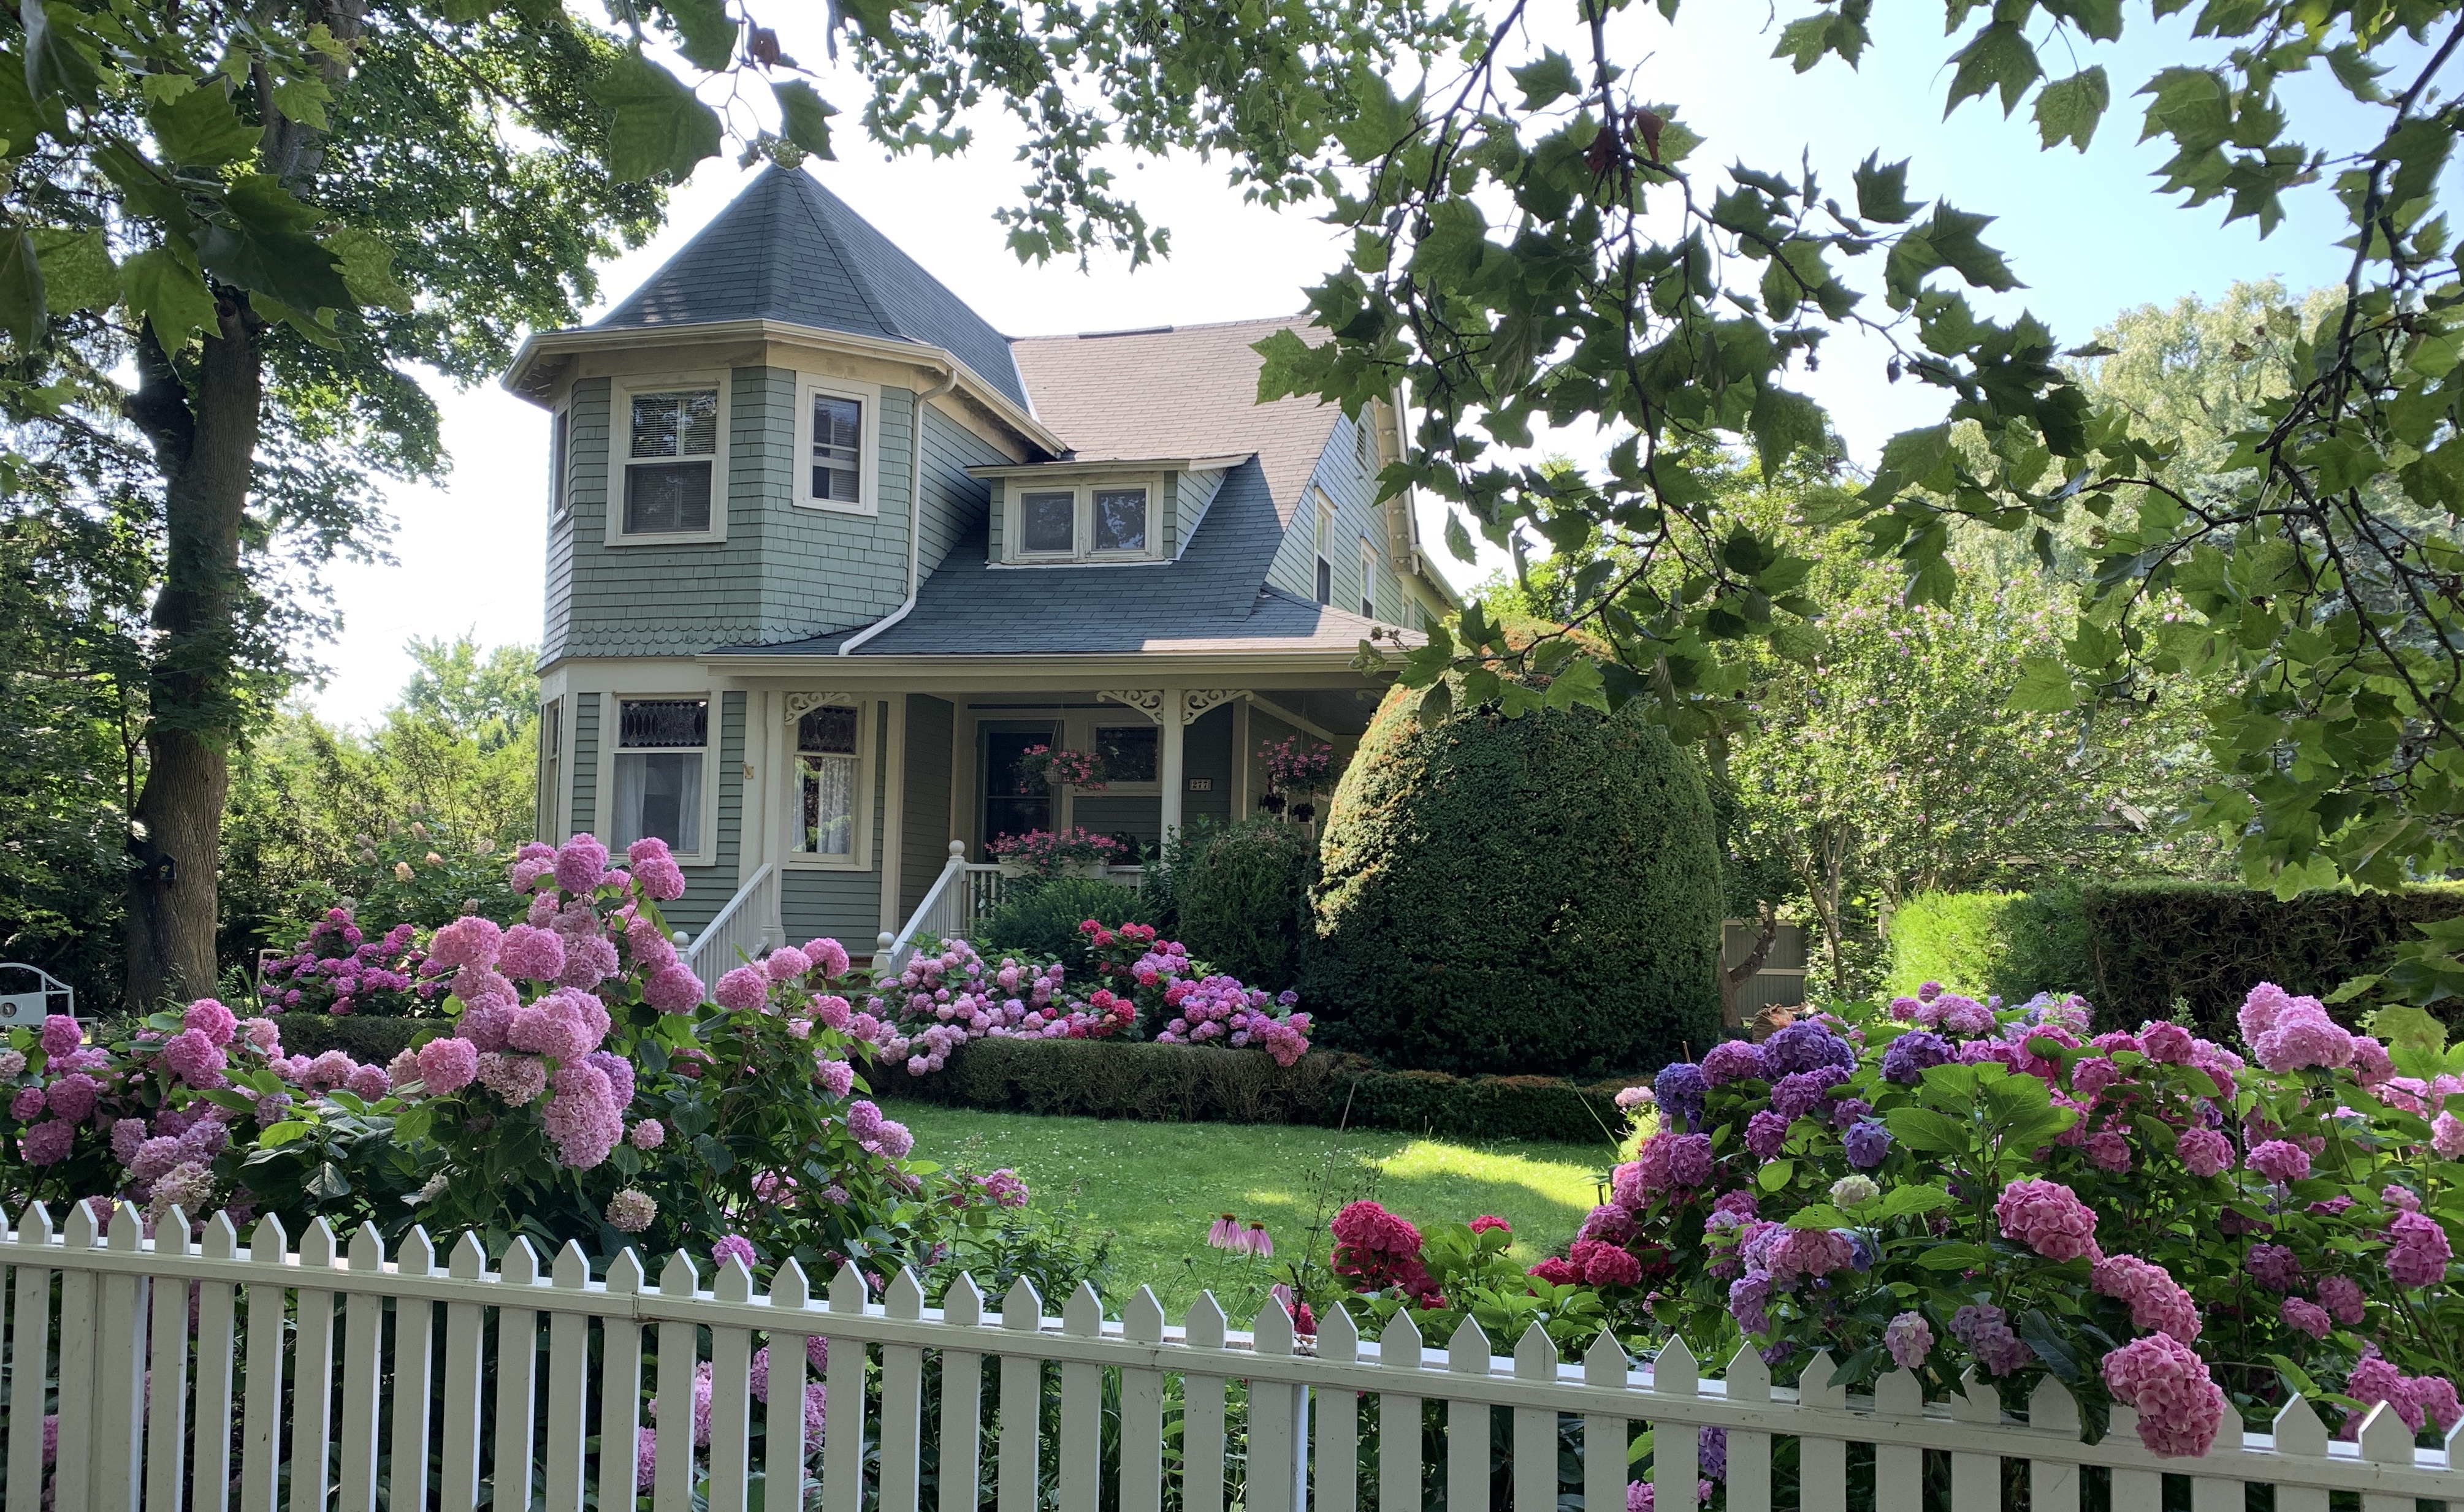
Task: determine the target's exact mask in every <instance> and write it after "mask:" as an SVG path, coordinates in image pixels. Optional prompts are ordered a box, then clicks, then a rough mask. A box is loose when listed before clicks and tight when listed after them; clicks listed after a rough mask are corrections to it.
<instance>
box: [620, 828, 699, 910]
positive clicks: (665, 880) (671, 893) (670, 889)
mask: <svg viewBox="0 0 2464 1512" xmlns="http://www.w3.org/2000/svg"><path fill="white" fill-rule="evenodd" d="M625 859H626V860H627V862H629V863H630V864H631V866H632V868H633V881H634V882H635V883H636V884H638V885H639V886H640V887H641V889H642V891H643V892H644V893H645V894H647V895H648V896H649V897H652V898H655V899H657V900H658V901H659V902H661V903H672V902H674V901H675V900H676V899H678V898H681V897H683V896H684V895H685V873H684V868H683V867H681V866H677V865H676V862H675V858H674V857H673V856H671V855H670V854H669V853H668V843H667V842H666V841H664V840H660V839H658V838H657V837H656V836H652V837H649V838H648V839H644V840H637V841H635V842H633V844H630V845H628V846H627V847H626V849H625Z"/></svg>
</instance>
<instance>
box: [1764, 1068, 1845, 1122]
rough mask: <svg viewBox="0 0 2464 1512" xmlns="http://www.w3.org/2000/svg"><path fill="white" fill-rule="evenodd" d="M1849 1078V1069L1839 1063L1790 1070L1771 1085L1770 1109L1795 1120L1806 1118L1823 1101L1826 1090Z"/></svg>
mask: <svg viewBox="0 0 2464 1512" xmlns="http://www.w3.org/2000/svg"><path fill="white" fill-rule="evenodd" d="M1847 1080H1848V1073H1847V1071H1846V1070H1844V1069H1843V1068H1841V1067H1839V1066H1836V1065H1824V1066H1817V1067H1815V1069H1813V1070H1810V1071H1791V1072H1790V1073H1789V1074H1788V1075H1786V1076H1783V1077H1781V1078H1780V1079H1779V1081H1778V1082H1777V1083H1776V1084H1774V1085H1772V1087H1771V1111H1772V1112H1774V1113H1777V1114H1778V1115H1779V1116H1780V1117H1782V1118H1785V1119H1788V1120H1790V1121H1792V1122H1793V1121H1794V1120H1796V1119H1800V1118H1803V1117H1804V1116H1805V1115H1806V1114H1808V1113H1811V1112H1813V1111H1814V1109H1815V1106H1816V1105H1818V1104H1819V1103H1821V1102H1822V1100H1823V1094H1825V1093H1827V1092H1829V1091H1830V1090H1831V1089H1832V1088H1833V1087H1835V1086H1837V1085H1839V1084H1840V1083H1842V1082H1845V1081H1847Z"/></svg>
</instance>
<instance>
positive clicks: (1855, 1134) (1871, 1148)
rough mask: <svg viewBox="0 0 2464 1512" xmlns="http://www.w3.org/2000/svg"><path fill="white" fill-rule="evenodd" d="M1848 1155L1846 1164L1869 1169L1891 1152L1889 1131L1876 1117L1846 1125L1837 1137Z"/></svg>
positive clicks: (1860, 1169)
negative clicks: (1844, 1130) (1842, 1132)
mask: <svg viewBox="0 0 2464 1512" xmlns="http://www.w3.org/2000/svg"><path fill="white" fill-rule="evenodd" d="M1839 1143H1840V1146H1841V1148H1842V1150H1844V1151H1845V1152H1846V1154H1847V1156H1848V1164H1850V1165H1851V1166H1854V1167H1855V1168H1857V1169H1858V1170H1859V1171H1871V1170H1873V1169H1874V1168H1875V1167H1876V1166H1879V1165H1881V1163H1882V1161H1883V1159H1884V1157H1886V1156H1888V1155H1889V1154H1890V1152H1891V1131H1890V1129H1887V1128H1885V1127H1883V1125H1882V1124H1881V1121H1880V1120H1877V1119H1871V1118H1868V1119H1862V1120H1859V1122H1857V1123H1854V1124H1851V1125H1849V1126H1848V1131H1847V1132H1846V1133H1845V1134H1842V1135H1841V1136H1840V1139H1839Z"/></svg>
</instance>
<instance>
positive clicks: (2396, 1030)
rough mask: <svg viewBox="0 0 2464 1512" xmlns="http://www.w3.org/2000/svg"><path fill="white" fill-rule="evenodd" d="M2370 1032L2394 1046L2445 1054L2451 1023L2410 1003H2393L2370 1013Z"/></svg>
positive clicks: (2430, 1053)
mask: <svg viewBox="0 0 2464 1512" xmlns="http://www.w3.org/2000/svg"><path fill="white" fill-rule="evenodd" d="M2370 1033H2372V1034H2373V1035H2376V1036H2377V1037H2378V1038H2380V1039H2381V1040H2384V1041H2387V1044H2388V1045H2389V1046H2391V1047H2394V1048H2397V1049H2405V1050H2419V1051H2422V1052H2424V1053H2425V1054H2429V1055H2441V1054H2444V1053H2445V1052H2446V1049H2447V1026H2446V1025H2445V1024H2442V1023H2440V1022H2439V1021H2438V1020H2437V1019H2435V1018H2434V1017H2432V1016H2431V1015H2430V1014H2429V1013H2426V1012H2424V1011H2423V1010H2421V1009H2419V1008H2416V1007H2414V1006H2412V1005H2411V1004H2410V1003H2392V1004H2389V1005H2388V1006H2387V1007H2385V1008H2382V1009H2380V1010H2379V1011H2378V1012H2377V1013H2374V1014H2372V1015H2371V1016H2370Z"/></svg>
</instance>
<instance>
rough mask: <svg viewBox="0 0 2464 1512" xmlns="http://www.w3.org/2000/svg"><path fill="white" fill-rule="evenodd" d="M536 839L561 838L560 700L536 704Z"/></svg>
mask: <svg viewBox="0 0 2464 1512" xmlns="http://www.w3.org/2000/svg"><path fill="white" fill-rule="evenodd" d="M563 803H564V700H563V699H561V698H551V699H549V700H548V701H547V702H545V703H543V704H541V705H539V839H541V840H543V841H546V842H547V843H548V844H556V842H557V841H558V840H560V839H561V838H562V834H561V828H562V825H563V823H564V813H563V807H562V805H563Z"/></svg>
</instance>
